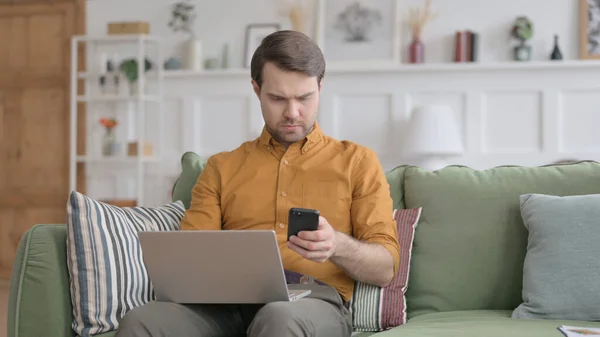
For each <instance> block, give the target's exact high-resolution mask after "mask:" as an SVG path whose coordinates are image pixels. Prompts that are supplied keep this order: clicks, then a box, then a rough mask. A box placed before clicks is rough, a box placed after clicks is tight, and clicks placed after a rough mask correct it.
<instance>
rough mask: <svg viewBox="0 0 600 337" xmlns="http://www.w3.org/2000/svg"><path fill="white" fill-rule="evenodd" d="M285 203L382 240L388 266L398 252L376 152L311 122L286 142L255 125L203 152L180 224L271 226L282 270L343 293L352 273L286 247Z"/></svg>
mask: <svg viewBox="0 0 600 337" xmlns="http://www.w3.org/2000/svg"><path fill="white" fill-rule="evenodd" d="M292 207H302V208H311V209H317V210H319V212H320V213H321V215H322V216H323V217H325V218H326V219H327V221H328V222H329V224H330V225H331V226H332V227H333V228H334V229H335V230H336V231H339V232H342V233H346V234H348V235H350V236H353V237H355V238H356V239H358V240H362V241H364V242H369V243H378V244H381V245H383V247H385V248H386V249H387V250H388V251H389V252H390V253H391V254H392V257H393V259H394V275H395V274H396V272H397V270H398V264H399V254H400V252H399V245H398V237H397V231H396V224H395V222H394V220H393V218H392V211H393V209H392V208H393V202H392V199H391V196H390V190H389V185H388V183H387V180H386V178H385V174H384V172H383V169H382V168H381V165H380V163H379V160H378V158H377V155H376V154H375V153H374V152H373V151H372V150H370V149H368V148H366V147H363V146H360V145H357V144H355V143H352V142H349V141H339V140H336V139H333V138H331V137H328V136H326V135H324V134H323V132H322V131H321V129H320V127H319V125H318V124H317V123H316V124H315V127H314V128H313V131H312V132H311V133H310V134H309V135H308V136H307V137H306V139H304V141H302V142H298V143H295V144H292V145H290V146H289V147H288V148H287V149H285V147H283V146H282V145H281V144H279V143H277V142H276V141H275V140H274V139H273V138H272V137H271V135H270V134H269V132H268V131H267V130H266V129H263V132H262V134H261V135H260V137H259V138H257V139H255V140H253V141H249V142H246V143H243V144H242V145H241V146H240V147H238V148H237V149H235V150H233V151H230V152H221V153H218V154H216V155H214V156H212V157H210V158H209V160H208V162H207V164H206V168H205V169H204V171H203V172H202V174H200V176H199V177H198V181H197V183H196V185H195V186H194V188H193V190H192V199H191V203H190V208H189V209H188V211H187V212H186V214H185V216H184V218H183V220H182V223H181V229H182V230H220V229H224V230H274V231H275V232H276V233H277V239H278V242H279V248H280V250H281V257H282V263H283V266H284V268H285V269H286V270H290V271H295V272H298V273H301V274H305V275H309V276H312V277H314V278H316V279H318V280H320V281H323V282H325V283H327V284H329V285H331V286H333V287H335V288H336V289H337V291H338V292H339V293H340V295H341V296H342V298H343V299H344V300H345V301H349V300H350V298H351V297H352V292H353V289H354V281H353V280H352V279H351V278H350V277H349V276H348V275H347V274H346V273H345V272H344V271H343V270H342V269H340V268H339V267H338V266H337V265H335V264H334V263H333V262H331V261H327V262H325V263H317V262H312V261H309V260H306V259H304V258H302V257H301V256H300V255H298V254H297V253H296V252H294V251H292V250H290V249H289V248H287V229H288V228H287V221H288V213H289V209H290V208H292ZM357 253H358V252H357Z"/></svg>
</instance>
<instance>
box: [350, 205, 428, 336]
mask: <svg viewBox="0 0 600 337" xmlns="http://www.w3.org/2000/svg"><path fill="white" fill-rule="evenodd" d="M420 215H421V209H420V208H415V209H395V210H394V212H393V218H394V220H395V221H396V228H397V232H398V241H399V243H400V268H398V272H397V273H396V276H394V278H393V279H392V282H390V284H389V285H388V286H387V287H385V288H381V287H378V286H374V285H372V284H366V283H363V282H354V292H353V294H352V300H351V301H350V309H351V311H352V322H353V327H354V330H355V331H383V330H387V329H389V328H393V327H396V326H399V325H402V324H404V323H406V298H405V296H404V294H405V292H406V288H407V286H408V276H409V274H410V256H411V251H412V243H413V239H414V234H415V228H416V227H417V224H418V223H419V216H420Z"/></svg>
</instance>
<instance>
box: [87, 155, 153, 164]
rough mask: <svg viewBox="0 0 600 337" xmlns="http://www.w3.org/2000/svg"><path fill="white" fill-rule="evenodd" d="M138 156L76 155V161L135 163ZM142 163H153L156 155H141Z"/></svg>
mask: <svg viewBox="0 0 600 337" xmlns="http://www.w3.org/2000/svg"><path fill="white" fill-rule="evenodd" d="M138 159H139V158H138V157H135V156H130V157H126V156H113V157H95V156H77V162H78V163H90V164H91V163H95V164H99V163H107V164H108V163H114V164H135V163H137V162H138ZM141 160H142V162H144V163H155V162H158V157H156V156H145V157H141Z"/></svg>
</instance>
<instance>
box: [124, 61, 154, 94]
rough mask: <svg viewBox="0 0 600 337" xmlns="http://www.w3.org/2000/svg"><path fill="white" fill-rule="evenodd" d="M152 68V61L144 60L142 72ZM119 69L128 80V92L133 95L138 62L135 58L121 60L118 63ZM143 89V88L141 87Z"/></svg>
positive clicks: (136, 79)
mask: <svg viewBox="0 0 600 337" xmlns="http://www.w3.org/2000/svg"><path fill="white" fill-rule="evenodd" d="M150 69H152V63H151V62H150V61H149V60H148V59H145V60H144V72H147V71H148V70H150ZM119 70H120V71H121V73H123V75H124V76H125V78H126V79H127V81H128V82H129V94H130V95H134V94H135V91H136V89H137V87H136V85H137V83H138V79H139V74H138V63H137V59H136V58H130V59H126V60H123V62H121V64H120V65H119ZM142 89H143V88H142Z"/></svg>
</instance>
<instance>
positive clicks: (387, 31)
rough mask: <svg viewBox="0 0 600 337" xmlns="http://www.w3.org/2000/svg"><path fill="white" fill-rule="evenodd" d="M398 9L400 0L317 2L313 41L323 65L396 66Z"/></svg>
mask: <svg viewBox="0 0 600 337" xmlns="http://www.w3.org/2000/svg"><path fill="white" fill-rule="evenodd" d="M400 8H401V4H400V0H317V27H316V41H317V43H318V44H319V47H320V48H321V50H322V51H323V54H324V55H325V59H326V60H327V63H328V64H330V65H333V66H334V67H336V66H339V67H348V66H350V67H351V66H373V65H377V66H384V67H385V66H397V65H400V64H401V62H402V60H401V53H402V46H401V22H402V17H401V13H400ZM365 17H366V19H365ZM353 18H358V19H354V20H353Z"/></svg>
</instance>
